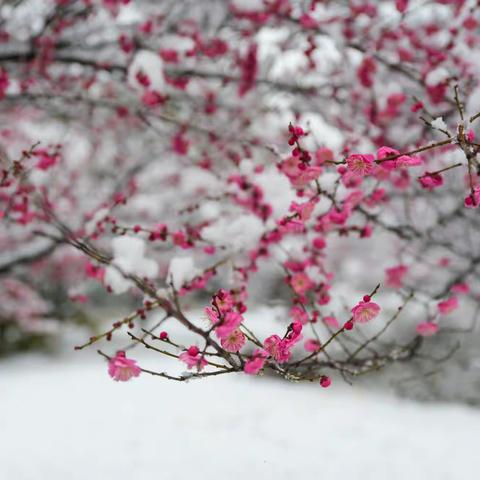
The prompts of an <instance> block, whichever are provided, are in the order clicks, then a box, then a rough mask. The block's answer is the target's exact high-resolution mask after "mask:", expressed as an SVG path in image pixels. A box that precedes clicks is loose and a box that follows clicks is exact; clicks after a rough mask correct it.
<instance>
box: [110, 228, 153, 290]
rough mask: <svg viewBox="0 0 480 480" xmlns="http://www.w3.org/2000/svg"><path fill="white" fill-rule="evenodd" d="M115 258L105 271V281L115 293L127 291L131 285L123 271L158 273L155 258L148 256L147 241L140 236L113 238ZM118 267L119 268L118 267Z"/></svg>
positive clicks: (142, 275) (148, 276)
mask: <svg viewBox="0 0 480 480" xmlns="http://www.w3.org/2000/svg"><path fill="white" fill-rule="evenodd" d="M112 248H113V260H112V265H109V266H108V267H107V268H106V271H105V283H106V284H107V285H108V286H110V288H111V289H112V291H113V293H116V294H121V293H125V292H126V291H127V290H128V289H129V288H130V286H131V282H130V281H129V280H127V279H126V278H125V277H124V275H122V272H123V273H126V274H136V275H139V276H140V277H146V278H154V277H155V276H156V275H157V273H158V264H157V262H155V260H152V259H150V258H146V257H145V256H144V255H145V241H144V240H143V239H141V238H138V237H130V236H124V237H116V238H114V239H113V240H112ZM117 267H118V268H117Z"/></svg>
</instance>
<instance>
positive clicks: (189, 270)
mask: <svg viewBox="0 0 480 480" xmlns="http://www.w3.org/2000/svg"><path fill="white" fill-rule="evenodd" d="M199 273H200V270H198V269H197V268H195V262H194V261H193V258H192V257H173V258H172V259H171V260H170V265H169V267H168V275H167V278H168V279H169V280H172V283H173V286H174V287H175V288H177V289H178V288H180V287H181V286H182V285H183V284H184V283H186V282H188V281H189V280H192V279H193V278H195V277H196V276H197V275H198V274H199Z"/></svg>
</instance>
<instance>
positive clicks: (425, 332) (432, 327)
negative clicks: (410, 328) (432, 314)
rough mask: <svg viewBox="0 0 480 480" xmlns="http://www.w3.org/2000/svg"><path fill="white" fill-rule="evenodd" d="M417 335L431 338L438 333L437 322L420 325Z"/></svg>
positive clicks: (417, 328)
mask: <svg viewBox="0 0 480 480" xmlns="http://www.w3.org/2000/svg"><path fill="white" fill-rule="evenodd" d="M416 330H417V333H418V334H419V335H421V336H422V337H431V336H432V335H435V334H436V333H437V332H438V324H436V323H435V322H423V323H419V324H418V325H417V327H416Z"/></svg>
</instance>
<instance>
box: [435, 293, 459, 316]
mask: <svg viewBox="0 0 480 480" xmlns="http://www.w3.org/2000/svg"><path fill="white" fill-rule="evenodd" d="M457 308H458V299H457V297H450V298H448V299H447V300H443V301H441V302H439V303H438V311H439V312H440V313H441V314H442V315H448V314H449V313H452V312H453V311H454V310H456V309H457Z"/></svg>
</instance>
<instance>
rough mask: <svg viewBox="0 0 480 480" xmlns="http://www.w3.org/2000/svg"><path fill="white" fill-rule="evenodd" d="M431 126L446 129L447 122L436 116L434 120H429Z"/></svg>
mask: <svg viewBox="0 0 480 480" xmlns="http://www.w3.org/2000/svg"><path fill="white" fill-rule="evenodd" d="M430 125H432V127H433V128H438V129H439V130H447V128H448V127H447V124H446V123H445V122H444V120H443V118H442V117H437V118H436V119H435V120H432V121H431V122H430Z"/></svg>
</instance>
